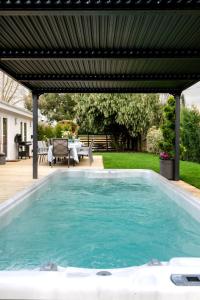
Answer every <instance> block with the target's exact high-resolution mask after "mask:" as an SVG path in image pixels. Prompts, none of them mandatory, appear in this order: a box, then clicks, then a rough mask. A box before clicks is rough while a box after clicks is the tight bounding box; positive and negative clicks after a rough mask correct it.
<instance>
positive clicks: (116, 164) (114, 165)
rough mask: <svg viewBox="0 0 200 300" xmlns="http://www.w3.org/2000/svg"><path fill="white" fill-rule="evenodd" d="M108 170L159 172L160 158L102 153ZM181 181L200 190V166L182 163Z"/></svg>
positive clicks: (144, 155)
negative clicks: (148, 170)
mask: <svg viewBox="0 0 200 300" xmlns="http://www.w3.org/2000/svg"><path fill="white" fill-rule="evenodd" d="M101 154H102V155H103V161H104V167H105V168H106V169H150V170H153V171H155V172H159V158H158V156H157V155H154V154H149V153H127V152H126V153H119V152H118V153H115V152H112V153H109V152H104V153H101ZM180 176H181V179H182V180H184V181H185V182H188V183H189V184H191V185H193V186H195V187H197V188H199V189H200V164H197V163H193V162H188V161H181V163H180Z"/></svg>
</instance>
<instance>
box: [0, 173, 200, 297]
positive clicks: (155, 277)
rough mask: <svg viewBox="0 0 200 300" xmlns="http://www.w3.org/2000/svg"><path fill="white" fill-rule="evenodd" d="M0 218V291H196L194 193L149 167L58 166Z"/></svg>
mask: <svg viewBox="0 0 200 300" xmlns="http://www.w3.org/2000/svg"><path fill="white" fill-rule="evenodd" d="M60 191H62V193H60ZM60 194H62V196H61V197H60ZM147 199H148V200H147ZM149 204H150V205H149ZM0 221H1V226H0V251H1V252H0V269H1V270H0V299H1V300H3V299H4V300H5V299H10V300H11V299H13V300H18V299H24V300H44V299H45V300H47V299H48V300H64V299H69V300H84V299H87V300H112V299H113V300H155V299H157V300H169V299H170V300H177V299H179V300H197V299H200V272H199V270H200V258H198V257H197V256H198V255H199V252H198V251H199V228H198V227H199V221H200V204H199V200H198V199H196V198H194V197H192V196H191V194H189V193H187V192H184V191H183V190H182V189H180V188H178V187H177V186H176V185H175V184H173V183H171V182H169V181H167V180H166V179H164V178H162V177H161V176H160V175H158V174H156V173H154V172H152V171H148V170H145V171H144V170H101V171H97V170H85V171H78V170H70V171H61V170H60V171H56V172H55V173H54V174H53V175H50V176H48V177H46V178H44V179H42V180H39V181H37V182H36V183H35V184H34V185H33V186H32V187H30V188H28V189H26V190H24V191H23V192H21V193H19V194H17V195H16V196H15V197H13V198H12V199H10V200H9V201H7V202H6V203H4V204H1V206H0ZM182 227H183V228H182ZM181 255H184V256H187V257H180V256H181ZM172 256H178V257H174V258H171V257H172ZM192 256H194V257H192ZM152 258H157V259H160V260H168V261H159V260H155V259H154V260H152ZM170 258H171V259H170ZM149 260H150V261H149ZM148 261H149V262H148ZM49 262H51V263H50V264H48V263H49ZM143 263H146V264H144V265H140V264H143ZM138 264H139V266H137V265H138ZM81 266H82V268H81ZM125 266H131V267H125ZM86 267H89V269H88V268H86ZM96 268H97V269H96ZM99 268H103V270H102V269H99Z"/></svg>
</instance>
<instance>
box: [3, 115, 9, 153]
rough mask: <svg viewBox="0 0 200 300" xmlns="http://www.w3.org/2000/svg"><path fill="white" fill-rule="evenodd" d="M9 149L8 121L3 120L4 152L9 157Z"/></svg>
mask: <svg viewBox="0 0 200 300" xmlns="http://www.w3.org/2000/svg"><path fill="white" fill-rule="evenodd" d="M7 147H8V119H7V118H3V152H4V153H5V155H6V156H7Z"/></svg>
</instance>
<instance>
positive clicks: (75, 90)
mask: <svg viewBox="0 0 200 300" xmlns="http://www.w3.org/2000/svg"><path fill="white" fill-rule="evenodd" d="M33 92H34V93H35V94H38V95H41V94H44V93H81V94H82V93H122V94H123V93H133V94H134V93H169V94H179V93H181V90H180V89H177V88H159V87H155V88H68V87H49V88H48V87H46V88H35V89H34V88H33Z"/></svg>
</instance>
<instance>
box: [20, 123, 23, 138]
mask: <svg viewBox="0 0 200 300" xmlns="http://www.w3.org/2000/svg"><path fill="white" fill-rule="evenodd" d="M20 134H21V136H22V140H23V122H20Z"/></svg>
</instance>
